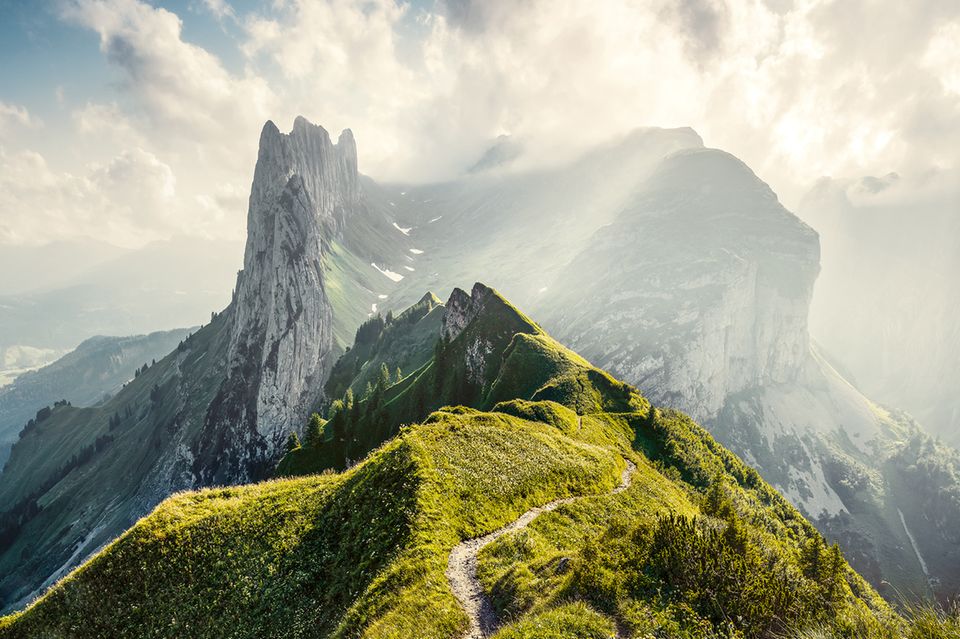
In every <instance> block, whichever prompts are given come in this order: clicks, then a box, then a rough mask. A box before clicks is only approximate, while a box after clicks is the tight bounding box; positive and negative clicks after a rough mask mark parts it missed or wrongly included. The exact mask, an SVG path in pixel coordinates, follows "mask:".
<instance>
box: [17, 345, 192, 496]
mask: <svg viewBox="0 0 960 639" xmlns="http://www.w3.org/2000/svg"><path fill="white" fill-rule="evenodd" d="M189 330H190V329H177V330H172V331H160V332H157V333H150V334H149V335H133V336H130V337H103V336H100V337H91V338H90V339H88V340H85V341H84V342H82V343H81V344H80V345H79V346H77V348H76V349H74V350H73V351H71V352H70V353H67V354H66V355H64V356H63V357H61V358H60V359H58V360H56V361H55V362H53V363H51V364H48V365H46V366H44V367H43V368H40V369H38V370H35V371H30V372H28V373H24V374H23V375H21V376H19V377H18V378H17V379H16V380H14V382H13V383H12V384H10V385H9V386H4V387H2V388H0V468H2V467H3V464H4V462H6V459H7V454H8V452H9V449H10V447H11V446H12V445H13V443H14V442H15V441H16V440H17V436H18V434H19V432H20V431H21V430H22V429H23V427H24V426H25V425H26V423H27V421H28V420H29V419H31V418H33V417H35V415H36V413H37V411H39V410H41V409H42V408H44V407H46V406H49V405H51V404H53V403H54V402H56V401H61V400H67V401H68V402H70V403H71V404H73V405H74V406H90V405H92V404H96V403H98V402H102V401H106V400H107V399H109V398H110V396H112V395H114V394H116V393H117V391H119V390H120V389H121V387H122V386H123V384H125V383H127V382H128V381H130V380H131V379H133V378H134V376H135V374H136V372H137V371H138V370H139V369H141V368H146V365H147V364H148V363H150V362H152V361H155V360H156V359H157V358H162V357H163V356H164V355H166V354H167V353H169V352H170V351H171V350H172V349H174V348H175V347H176V346H177V343H178V342H180V341H181V340H182V339H183V338H184V337H186V336H187V333H188V332H189ZM0 481H2V480H0Z"/></svg>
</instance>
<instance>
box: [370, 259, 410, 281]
mask: <svg viewBox="0 0 960 639" xmlns="http://www.w3.org/2000/svg"><path fill="white" fill-rule="evenodd" d="M370 266H372V267H373V268H375V269H377V270H378V271H380V273H382V274H383V275H385V276H387V277H389V278H390V279H391V280H393V281H394V282H399V281H400V280H402V279H403V275H400V274H399V273H394V272H393V271H391V270H390V269H386V268H380V267H379V266H377V265H376V264H375V263H373V262H370Z"/></svg>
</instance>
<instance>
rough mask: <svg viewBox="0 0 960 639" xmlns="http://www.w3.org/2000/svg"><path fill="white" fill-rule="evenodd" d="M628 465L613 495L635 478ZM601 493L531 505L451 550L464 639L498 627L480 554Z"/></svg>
mask: <svg viewBox="0 0 960 639" xmlns="http://www.w3.org/2000/svg"><path fill="white" fill-rule="evenodd" d="M624 461H625V462H626V463H627V467H626V468H624V470H623V473H621V475H620V485H619V486H617V487H616V488H614V489H613V490H612V491H611V493H610V494H612V495H616V494H617V493H621V492H623V491H624V490H626V489H627V488H628V487H629V486H630V481H631V480H632V479H633V471H635V470H636V469H637V466H636V464H634V463H633V462H632V461H630V460H629V459H624ZM596 496H597V495H583V496H581V497H565V498H563V499H556V500H554V501H551V502H549V503H547V504H544V505H543V506H537V507H535V508H531V509H530V510H528V511H527V512H525V513H523V514H522V515H520V517H518V518H517V519H515V520H514V521H513V522H511V523H509V524H507V525H506V526H504V527H503V528H500V529H499V530H495V531H493V532H492V533H489V534H486V535H484V536H483V537H477V538H475V539H468V540H467V541H463V542H460V544H458V545H457V546H456V547H455V548H454V549H453V550H451V551H450V558H449V559H448V560H447V581H448V582H450V588H451V590H453V594H454V596H456V598H457V601H459V602H460V605H461V606H463V609H464V611H465V612H466V613H467V615H468V616H469V617H470V629H469V630H468V631H467V634H465V635H464V639H486V637H489V636H490V635H492V634H493V632H494V631H495V630H496V629H497V625H498V624H497V613H496V611H495V610H494V609H493V605H492V604H491V603H490V599H488V598H487V596H486V595H485V594H484V593H483V589H482V588H481V587H480V581H479V580H478V579H477V553H479V552H480V550H481V549H482V548H483V547H484V546H486V545H487V544H489V543H490V542H492V541H494V540H495V539H498V538H500V537H502V536H503V535H506V534H507V533H511V532H516V531H517V530H521V529H522V528H526V527H527V525H528V524H529V523H530V522H531V521H533V520H534V519H535V518H536V517H537V515H539V514H540V513H546V512H550V511H551V510H556V509H557V508H559V507H560V506H563V505H564V504H570V503H573V502H575V501H577V500H579V499H585V498H587V497H596Z"/></svg>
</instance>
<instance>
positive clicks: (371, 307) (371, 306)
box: [370, 303, 377, 313]
mask: <svg viewBox="0 0 960 639" xmlns="http://www.w3.org/2000/svg"><path fill="white" fill-rule="evenodd" d="M370 312H371V313H376V312H377V305H376V303H373V304H371V305H370Z"/></svg>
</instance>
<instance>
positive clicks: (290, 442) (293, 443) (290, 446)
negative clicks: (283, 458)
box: [287, 430, 300, 453]
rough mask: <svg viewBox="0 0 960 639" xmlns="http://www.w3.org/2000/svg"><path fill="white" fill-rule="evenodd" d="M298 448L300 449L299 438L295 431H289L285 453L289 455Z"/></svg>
mask: <svg viewBox="0 0 960 639" xmlns="http://www.w3.org/2000/svg"><path fill="white" fill-rule="evenodd" d="M298 448H300V438H299V437H298V436H297V432H296V431H294V430H291V431H290V434H289V435H287V452H288V453H289V452H290V451H292V450H296V449H298Z"/></svg>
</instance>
